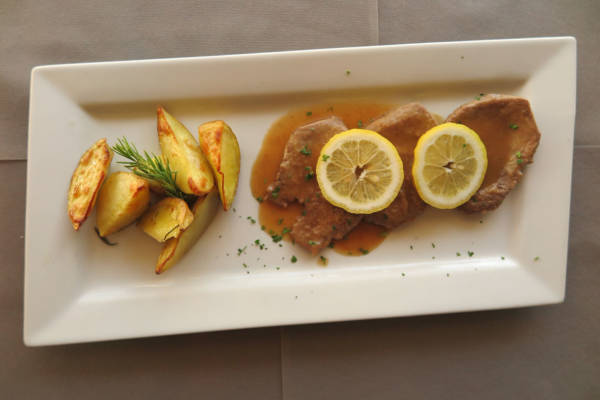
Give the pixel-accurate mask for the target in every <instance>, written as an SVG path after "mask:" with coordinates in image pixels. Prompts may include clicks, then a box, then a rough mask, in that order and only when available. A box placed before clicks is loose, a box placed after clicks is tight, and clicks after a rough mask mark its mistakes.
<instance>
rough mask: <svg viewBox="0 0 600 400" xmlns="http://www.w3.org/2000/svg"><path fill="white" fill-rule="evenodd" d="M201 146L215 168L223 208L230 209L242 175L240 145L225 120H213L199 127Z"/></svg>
mask: <svg viewBox="0 0 600 400" xmlns="http://www.w3.org/2000/svg"><path fill="white" fill-rule="evenodd" d="M198 137H199V141H200V148H201V149H202V152H203V153H204V155H205V156H206V158H207V159H208V162H209V163H210V166H211V167H212V169H213V172H214V174H215V178H216V180H217V186H218V188H219V195H220V196H221V203H223V209H224V210H225V211H227V210H229V208H230V207H231V204H232V203H233V198H234V197H235V191H236V189H237V185H238V177H239V175H240V146H239V144H238V141H237V138H236V137H235V134H234V133H233V131H232V130H231V128H230V127H229V125H227V124H226V123H225V122H224V121H212V122H207V123H205V124H202V125H200V126H199V127H198Z"/></svg>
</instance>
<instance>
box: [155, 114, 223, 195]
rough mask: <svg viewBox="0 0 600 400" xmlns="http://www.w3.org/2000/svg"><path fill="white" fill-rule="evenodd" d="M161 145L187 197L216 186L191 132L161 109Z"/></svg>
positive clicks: (200, 193) (159, 137)
mask: <svg viewBox="0 0 600 400" xmlns="http://www.w3.org/2000/svg"><path fill="white" fill-rule="evenodd" d="M157 115H158V124H157V129H158V142H159V143H160V148H161V150H162V153H163V156H164V157H165V158H166V159H167V161H168V162H169V166H170V167H171V169H172V170H173V171H176V172H177V177H176V183H177V186H179V188H180V189H181V190H182V191H183V192H184V193H188V194H193V195H196V196H202V195H204V194H206V193H208V192H209V191H210V190H211V189H212V188H213V186H214V178H213V174H212V171H211V170H210V165H209V164H208V161H206V158H205V157H204V154H202V151H201V150H200V145H199V144H198V142H196V139H194V137H193V136H192V134H191V133H190V131H188V130H187V129H186V127H185V126H183V124H182V123H181V122H179V121H177V120H176V119H175V118H173V117H172V116H171V115H170V114H169V113H168V112H167V111H166V110H165V109H164V108H162V107H158V110H157Z"/></svg>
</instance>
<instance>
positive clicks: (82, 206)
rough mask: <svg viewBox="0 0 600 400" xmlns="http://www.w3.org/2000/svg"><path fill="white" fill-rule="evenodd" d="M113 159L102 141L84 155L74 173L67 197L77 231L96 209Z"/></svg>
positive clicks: (71, 217)
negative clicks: (99, 193) (95, 205)
mask: <svg viewBox="0 0 600 400" xmlns="http://www.w3.org/2000/svg"><path fill="white" fill-rule="evenodd" d="M112 157H113V152H112V150H111V149H110V147H108V144H107V143H106V138H104V139H100V140H98V141H97V142H96V143H94V144H93V145H92V147H90V148H89V149H87V150H86V152H85V153H83V155H82V156H81V158H80V159H79V164H77V167H75V171H73V176H72V177H71V184H70V185H69V192H68V196H67V211H68V213H69V218H70V219H71V224H72V225H73V229H75V230H76V231H77V230H79V227H80V226H81V224H83V221H85V220H86V218H87V217H88V215H90V213H91V212H92V209H93V208H94V204H95V203H96V197H97V196H98V192H99V191H100V186H102V182H104V178H106V174H107V173H108V169H109V167H110V162H111V160H112Z"/></svg>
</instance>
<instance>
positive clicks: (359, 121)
mask: <svg viewBox="0 0 600 400" xmlns="http://www.w3.org/2000/svg"><path fill="white" fill-rule="evenodd" d="M357 126H358V127H359V128H362V127H363V122H362V121H361V120H360V119H359V120H358V124H357Z"/></svg>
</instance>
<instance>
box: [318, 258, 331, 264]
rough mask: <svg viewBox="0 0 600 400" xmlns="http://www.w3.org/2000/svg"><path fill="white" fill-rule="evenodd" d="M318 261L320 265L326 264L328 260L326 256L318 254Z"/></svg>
mask: <svg viewBox="0 0 600 400" xmlns="http://www.w3.org/2000/svg"><path fill="white" fill-rule="evenodd" d="M319 261H320V262H321V264H322V265H327V264H328V263H329V260H328V259H327V257H323V256H319Z"/></svg>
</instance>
